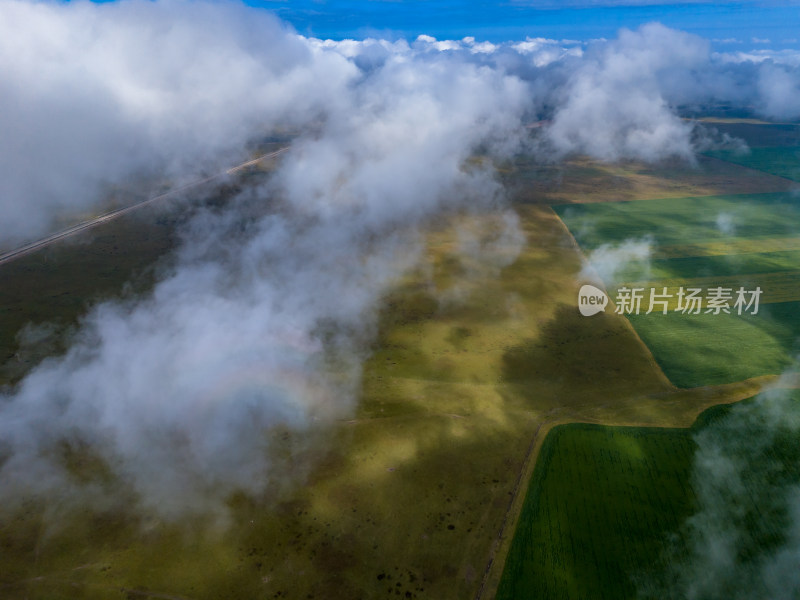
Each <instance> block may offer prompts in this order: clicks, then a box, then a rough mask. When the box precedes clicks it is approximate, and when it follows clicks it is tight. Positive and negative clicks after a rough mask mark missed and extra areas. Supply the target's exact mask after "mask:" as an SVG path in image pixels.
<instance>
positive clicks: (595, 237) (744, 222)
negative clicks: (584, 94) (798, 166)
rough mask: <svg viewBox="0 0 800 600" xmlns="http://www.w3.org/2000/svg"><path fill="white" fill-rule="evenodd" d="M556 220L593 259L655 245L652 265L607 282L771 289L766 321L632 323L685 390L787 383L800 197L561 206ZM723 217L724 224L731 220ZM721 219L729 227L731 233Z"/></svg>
mask: <svg viewBox="0 0 800 600" xmlns="http://www.w3.org/2000/svg"><path fill="white" fill-rule="evenodd" d="M555 210H556V212H558V213H559V215H560V216H561V217H562V218H563V220H564V222H565V223H566V224H567V226H568V227H569V228H570V230H571V231H572V232H573V234H574V236H575V238H576V240H577V241H578V243H579V245H580V246H581V248H582V249H583V250H584V252H585V253H586V254H587V255H591V253H592V252H593V251H595V250H597V249H598V248H600V247H601V246H603V245H609V247H612V248H613V247H616V246H618V245H619V244H621V243H623V242H625V241H626V240H631V239H633V240H643V239H646V240H649V242H650V243H651V258H650V260H647V261H632V262H630V263H628V264H627V265H623V266H622V267H621V269H619V270H618V271H617V272H616V273H615V275H614V276H613V277H614V280H613V281H612V280H611V279H610V277H608V276H607V280H606V281H605V282H604V283H605V284H606V287H607V289H608V291H609V293H610V294H611V296H612V300H614V297H615V292H616V290H617V289H618V288H619V287H621V286H622V285H628V286H637V287H643V288H645V289H646V290H649V289H650V288H655V289H659V290H660V289H661V288H662V287H664V286H666V287H668V288H669V291H670V292H672V293H675V292H676V291H677V289H678V288H679V287H699V288H702V289H704V290H705V289H708V288H712V287H716V286H724V287H729V288H732V289H738V288H739V287H740V286H742V287H744V288H745V289H747V290H752V289H755V288H756V286H759V287H760V288H761V289H762V290H763V295H762V296H761V298H760V306H759V311H758V314H757V315H753V314H744V315H738V314H735V312H734V313H733V314H730V315H728V314H705V313H704V312H703V313H701V314H698V315H694V314H691V315H690V314H682V313H678V312H675V311H674V308H675V307H674V305H673V304H671V305H670V312H669V313H668V314H666V315H664V314H660V313H658V312H656V313H654V314H650V315H647V314H644V312H645V311H646V308H647V307H646V306H643V308H642V311H641V313H640V314H638V315H637V314H630V315H629V316H628V318H629V320H630V321H631V323H632V324H633V326H634V327H635V328H636V331H637V332H638V333H639V335H640V336H641V337H642V339H643V340H644V341H645V343H646V344H647V345H648V347H649V348H650V350H651V351H652V352H653V355H654V357H655V359H656V361H657V362H658V363H659V365H660V366H661V367H662V369H664V372H665V373H666V375H667V376H668V377H669V378H670V380H671V381H672V382H673V383H674V384H675V385H678V386H680V387H695V386H700V385H709V384H720V383H726V382H732V381H737V380H741V379H745V378H748V377H754V376H757V375H765V374H778V373H780V372H781V371H783V370H784V369H785V368H786V367H787V366H788V365H789V364H790V363H791V358H792V356H793V354H794V352H795V350H796V348H795V341H794V340H795V339H796V338H797V337H798V336H799V335H800V317H798V314H799V313H798V309H800V303H798V301H800V253H799V252H798V250H797V245H798V243H800V237H798V233H799V230H798V225H797V223H800V201H798V199H797V198H795V197H794V196H793V195H792V194H790V193H774V194H747V195H744V194H743V195H730V196H709V197H694V198H679V199H675V198H671V199H664V200H648V201H639V202H617V203H604V204H600V203H597V204H581V205H561V206H557V207H555ZM721 216H723V217H724V219H723V217H721ZM721 220H722V222H723V224H722V225H721V224H720V223H721Z"/></svg>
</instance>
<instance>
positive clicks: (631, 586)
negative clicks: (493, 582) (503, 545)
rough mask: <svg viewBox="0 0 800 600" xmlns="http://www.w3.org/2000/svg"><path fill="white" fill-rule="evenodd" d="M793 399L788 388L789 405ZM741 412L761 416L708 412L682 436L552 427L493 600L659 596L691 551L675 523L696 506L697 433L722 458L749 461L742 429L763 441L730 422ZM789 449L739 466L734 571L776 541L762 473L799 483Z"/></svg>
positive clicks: (746, 430)
mask: <svg viewBox="0 0 800 600" xmlns="http://www.w3.org/2000/svg"><path fill="white" fill-rule="evenodd" d="M799 398H800V397H799V396H798V393H797V392H793V393H792V396H791V400H790V401H793V402H797V401H798V399H799ZM742 409H749V410H751V411H754V412H753V413H750V414H751V417H750V419H752V417H753V415H758V414H759V411H761V410H763V409H762V408H761V407H759V406H758V405H757V404H756V401H753V400H751V401H746V402H744V403H743V404H742V405H741V406H738V405H737V406H736V407H730V406H720V407H714V408H711V409H709V410H707V411H706V412H704V413H703V414H702V415H700V417H699V418H698V420H697V422H696V423H695V424H694V425H693V426H692V427H691V428H688V429H669V428H664V429H662V428H635V427H634V428H631V427H605V426H598V425H587V424H572V425H564V426H560V427H557V428H555V429H553V431H552V432H551V434H550V435H549V436H548V437H547V440H546V441H545V443H544V446H543V448H542V451H541V454H540V459H539V462H538V464H537V466H536V469H535V472H534V475H533V477H532V479H531V482H530V487H529V491H528V497H527V498H526V501H525V505H524V507H523V509H522V513H521V516H520V525H519V526H518V529H517V532H516V534H515V537H514V541H513V543H512V547H511V551H510V553H509V557H508V559H507V561H506V567H505V571H504V575H503V579H502V581H501V583H500V586H499V589H498V594H497V598H498V600H501V599H502V600H505V599H513V598H557V599H563V600H567V599H572V598H575V599H578V598H580V599H587V600H588V599H606V598H608V599H616V600H623V599H633V598H659V597H665V596H664V594H665V590H664V588H663V587H662V586H663V585H664V582H665V581H667V580H669V579H670V577H672V576H674V572H671V571H670V570H669V569H673V571H674V570H675V569H676V568H678V566H679V565H677V564H675V563H682V562H685V561H686V560H687V558H688V557H690V556H691V552H690V550H689V548H687V547H686V544H687V543H689V542H688V539H687V536H688V535H689V534H688V533H687V531H686V530H684V529H683V528H682V526H683V524H684V522H685V520H686V519H687V518H688V517H689V516H691V515H692V514H694V513H695V512H697V511H698V510H699V509H701V508H703V506H702V502H703V501H704V498H703V495H702V494H700V495H698V494H699V492H698V491H697V490H696V489H695V488H694V486H695V485H696V480H694V479H693V461H694V457H695V454H696V451H697V447H698V446H697V440H698V436H700V435H701V434H703V435H705V436H706V439H705V440H704V441H703V442H702V443H704V444H709V439H711V440H715V443H718V444H720V445H722V446H723V447H724V448H725V449H726V450H727V451H728V452H730V453H731V454H736V455H739V454H741V455H743V456H747V455H748V452H749V451H748V450H747V448H746V446H747V441H746V440H748V439H750V437H749V435H748V434H750V435H758V436H761V437H763V436H764V435H767V432H766V431H763V429H764V427H765V426H764V425H763V423H762V422H760V421H759V420H758V419H757V418H756V419H753V420H750V421H737V420H736V419H737V413H739V414H741V412H742ZM732 432H736V433H738V434H739V436H738V438H737V437H731V433H732ZM709 436H710V437H709ZM737 439H738V441H736V440H737ZM765 439H767V440H769V439H770V438H769V436H767V437H766V438H765ZM734 445H735V447H734ZM793 448H796V443H792V442H791V439H790V438H787V437H785V436H776V437H775V438H774V440H772V441H769V442H768V443H766V445H764V446H759V449H758V451H756V452H750V455H751V456H752V457H753V458H752V459H749V461H748V460H747V459H745V460H746V461H747V462H746V464H747V467H746V469H744V470H743V473H744V476H743V480H742V485H743V486H744V490H745V491H744V492H743V493H742V497H744V498H745V500H744V503H743V504H742V505H740V506H738V507H737V508H736V509H735V511H734V509H730V510H731V511H732V513H734V512H735V514H739V515H742V517H741V521H742V522H743V523H745V525H743V527H744V530H745V531H747V532H748V535H747V536H746V537H743V538H742V539H743V540H744V541H742V542H741V546H740V547H739V552H740V553H739V559H738V560H739V561H740V563H739V564H738V565H737V568H739V569H742V570H744V569H745V568H749V566H750V565H749V561H750V560H755V558H753V557H758V556H760V555H762V554H763V553H767V552H769V551H771V550H772V549H773V548H775V547H776V546H777V545H778V544H779V543H781V538H780V536H778V537H776V535H775V531H776V529H775V527H776V524H775V522H773V519H774V518H775V515H774V514H771V513H770V512H769V511H768V510H765V506H767V505H768V504H770V503H769V501H768V500H767V499H766V498H765V494H768V493H769V492H768V491H767V490H769V489H770V484H767V483H765V478H772V481H773V482H774V481H775V480H776V479H775V476H774V475H768V474H767V473H773V474H774V473H777V472H780V473H781V475H780V478H779V480H780V482H781V483H780V485H782V486H783V485H787V484H788V483H789V482H796V481H798V479H800V472H798V469H797V463H796V458H797V452H796V450H794V449H793ZM721 501H723V502H724V501H726V500H725V499H724V498H721ZM728 501H730V502H733V501H734V500H733V499H731V500H728ZM725 509H727V507H726V508H725ZM725 509H724V508H722V507H719V510H720V512H722V511H723V510H725ZM748 557H751V558H748ZM735 579H736V578H735V577H734V578H732V581H733V580H735ZM751 583H752V582H747V581H740V584H742V585H750V584H751ZM722 593H723V594H724V593H731V594H732V593H733V590H729V591H728V592H722ZM678 596H679V594H678ZM669 597H672V595H669ZM720 597H723V596H722V595H721V596H720Z"/></svg>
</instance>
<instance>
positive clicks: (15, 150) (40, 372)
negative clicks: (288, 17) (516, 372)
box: [0, 0, 800, 589]
mask: <svg viewBox="0 0 800 600" xmlns="http://www.w3.org/2000/svg"><path fill="white" fill-rule="evenodd" d="M0 103H1V105H2V108H3V110H2V111H0V132H2V133H1V135H2V138H3V140H4V141H3V144H2V145H0V246H2V247H3V248H4V249H7V248H12V247H14V246H15V245H18V244H21V243H23V242H25V241H28V240H32V239H36V238H37V237H40V236H43V235H45V234H46V233H48V232H50V231H52V230H53V229H54V228H55V227H57V224H58V223H59V222H60V221H59V220H63V219H73V220H77V219H79V218H80V217H81V216H83V215H86V214H92V213H95V212H99V211H101V210H102V207H103V206H105V203H106V202H107V200H108V194H109V190H114V189H116V188H118V187H122V186H130V185H135V184H136V182H140V181H151V182H152V181H169V182H171V183H173V184H175V185H177V184H180V183H184V182H188V181H192V180H194V179H197V178H199V177H203V176H205V175H208V174H210V173H217V172H220V171H224V169H226V168H228V167H230V166H232V165H235V164H238V163H240V162H243V161H244V160H246V159H248V158H249V157H250V154H249V153H248V148H252V147H254V146H257V145H258V143H260V142H261V141H262V140H263V139H266V138H270V136H275V135H278V134H280V135H285V134H286V133H287V132H289V134H290V135H286V136H285V138H282V139H289V140H290V142H289V150H288V151H287V152H286V153H285V154H284V155H283V156H281V158H280V160H279V161H278V162H277V165H276V167H275V170H274V172H273V173H271V175H270V176H269V177H268V178H262V179H258V180H257V183H256V184H248V183H246V182H245V183H242V184H241V185H240V187H239V188H238V190H237V192H236V195H235V197H234V198H233V199H231V200H230V201H228V202H225V203H223V204H221V205H219V206H208V207H201V208H197V209H195V210H193V211H192V212H191V215H192V216H191V218H190V219H188V220H187V222H186V223H184V224H183V225H182V227H181V230H180V244H179V247H178V249H177V250H176V251H175V252H174V254H173V255H172V256H171V257H170V259H169V260H168V261H166V262H165V263H164V266H163V268H162V269H161V270H160V271H159V273H158V280H157V281H156V283H155V284H154V286H153V288H152V289H151V290H149V291H147V292H146V293H144V294H142V295H137V296H135V297H131V298H126V299H124V300H107V301H103V302H99V303H97V304H95V305H94V306H92V307H91V309H90V310H89V311H88V313H87V314H86V315H85V317H84V318H83V319H82V321H81V323H80V325H79V327H78V329H77V331H75V332H74V333H73V334H71V335H70V337H69V343H68V349H67V350H66V352H65V353H63V354H60V355H56V356H52V357H49V358H47V359H46V360H44V361H42V362H41V363H40V364H38V365H37V366H36V367H35V368H33V369H32V370H31V371H30V372H29V373H28V374H26V375H25V377H24V378H23V379H22V380H21V381H19V382H17V383H15V384H14V385H13V386H8V387H7V388H6V389H5V390H4V391H2V394H1V395H0V482H2V485H1V486H0V499H2V501H3V503H4V504H6V505H12V504H14V503H15V502H19V501H21V500H22V499H24V498H26V497H29V496H34V497H45V498H46V497H48V496H51V497H52V496H59V495H61V496H63V497H64V498H65V499H66V500H65V502H69V501H70V500H73V501H75V502H77V503H80V502H83V501H85V500H87V499H88V500H90V501H91V502H97V503H99V504H102V503H104V502H108V501H109V498H112V499H113V497H114V496H115V494H119V493H125V494H132V495H133V497H135V498H136V503H137V505H138V507H139V508H140V509H141V510H142V511H143V512H145V513H148V514H155V515H158V517H160V518H164V519H167V520H169V519H177V518H180V517H182V516H185V515H187V514H188V515H194V514H206V513H212V514H216V513H219V512H224V510H225V505H226V502H227V501H228V500H229V499H230V497H231V495H232V494H234V493H236V492H240V491H245V492H247V493H251V494H259V493H262V492H264V491H265V488H266V487H267V486H269V485H271V483H274V479H271V478H272V477H280V472H279V471H275V470H274V469H275V468H276V458H275V456H274V455H273V449H272V447H271V446H270V441H269V440H270V438H269V436H268V435H267V434H268V433H269V432H271V431H276V430H278V428H283V429H285V430H290V431H292V432H296V433H298V434H299V436H298V437H299V439H302V440H306V441H305V442H302V443H300V446H303V445H304V444H307V445H308V446H312V445H313V444H315V443H322V444H324V443H325V440H324V438H325V436H324V429H325V426H326V424H328V423H331V422H333V421H335V420H337V419H347V418H349V417H351V416H352V415H353V412H354V408H355V406H356V405H357V402H358V390H359V382H360V375H361V368H362V362H363V361H364V359H365V358H366V357H367V356H368V355H369V353H370V352H371V350H372V342H373V340H374V336H375V328H376V322H377V311H378V308H379V303H380V299H381V297H382V295H383V294H384V293H385V292H386V291H387V290H388V289H389V287H390V286H391V285H392V284H393V283H394V282H396V281H397V279H398V278H399V277H401V276H402V275H403V274H404V273H406V272H407V271H408V270H409V269H411V268H412V267H416V266H418V265H419V264H420V263H421V262H422V261H423V260H424V259H423V257H422V256H421V254H422V247H423V246H422V242H421V235H422V234H421V231H422V229H423V228H424V226H425V225H426V224H427V223H429V222H431V221H432V220H434V219H435V218H438V217H440V216H442V215H449V214H467V215H469V214H481V213H485V212H488V211H497V212H498V213H499V215H500V218H499V220H498V223H499V225H498V231H499V232H498V233H497V234H496V236H495V240H497V239H500V240H501V245H502V246H503V247H504V248H505V249H506V250H507V253H506V254H507V255H506V256H505V257H504V258H503V259H502V260H500V261H499V263H497V264H500V265H501V266H503V265H505V264H507V263H508V262H510V260H513V257H514V256H515V255H516V254H515V253H516V252H518V251H519V247H520V245H521V244H522V239H523V238H522V237H521V234H520V229H519V227H520V226H519V223H518V220H517V217H516V215H515V213H514V212H513V210H512V208H511V207H510V199H509V197H508V196H509V193H508V191H507V190H506V189H504V187H503V185H502V183H501V179H500V178H499V176H498V174H497V172H496V171H495V167H494V165H496V164H501V163H502V162H503V161H507V160H510V159H512V158H513V157H514V156H516V155H518V154H520V153H525V154H531V155H533V156H534V157H535V160H537V161H540V162H541V163H542V164H550V163H553V162H555V161H559V160H561V159H564V158H568V157H572V156H576V155H584V156H588V157H591V158H593V159H598V160H600V161H629V160H630V161H644V162H647V163H658V162H660V161H667V160H669V161H677V162H679V163H680V164H688V165H692V164H694V162H695V156H696V153H697V152H698V150H708V149H712V148H728V149H729V148H736V149H738V150H739V151H741V152H747V147H746V144H744V143H743V142H741V140H735V139H733V138H731V137H730V136H726V135H722V134H720V133H719V132H717V131H715V130H714V128H713V125H712V124H702V123H699V122H696V121H692V120H691V119H689V118H686V117H693V116H697V115H700V114H703V113H704V112H709V111H710V112H714V111H716V112H717V113H719V114H723V115H727V114H737V115H745V116H750V117H754V118H765V119H771V120H778V121H780V120H795V119H797V118H798V117H800V59H798V54H797V53H794V52H791V51H785V50H783V51H775V52H771V51H768V50H763V51H759V52H749V53H748V52H730V53H728V52H717V51H712V48H711V45H710V42H709V41H708V40H706V39H703V38H700V37H697V36H695V35H691V34H688V33H685V32H682V31H678V30H674V29H670V28H667V27H665V26H663V25H660V24H658V23H649V24H645V25H642V26H641V27H639V28H638V29H635V30H627V29H623V30H621V31H620V32H619V35H618V36H617V37H616V38H615V39H612V40H595V41H589V42H586V43H572V42H564V41H557V40H549V39H544V38H538V37H529V38H527V39H524V40H518V41H508V42H502V43H489V42H485V41H481V40H476V39H474V38H464V39H460V40H437V39H435V38H433V37H430V36H420V37H418V38H416V39H413V40H404V39H399V40H384V39H375V38H370V39H365V40H361V41H355V40H340V41H334V40H321V39H316V38H310V37H305V36H303V35H299V34H297V33H296V32H295V31H294V30H293V29H292V28H291V26H289V25H288V24H286V23H284V22H282V21H280V20H279V19H278V18H276V17H275V16H273V15H272V14H270V13H267V12H265V11H262V10H259V9H255V8H248V7H245V6H243V5H238V4H221V3H211V2H179V1H161V0H159V1H158V2H140V1H125V2H119V3H113V4H100V5H97V4H88V3H81V2H78V3H69V4H50V3H28V2H21V1H17V0H2V2H0ZM476 156H478V157H480V159H479V160H477V159H476V158H475V157H476ZM726 223H727V221H724V220H723V221H722V224H721V225H720V227H725V226H729V225H730V224H728V225H726ZM460 250H461V251H462V253H463V254H464V255H465V256H469V257H471V258H474V259H475V260H476V261H478V262H479V263H480V262H481V261H484V262H485V264H486V265H488V266H489V267H492V266H493V265H494V266H495V267H496V266H497V264H494V263H493V262H492V261H497V257H496V256H492V254H491V252H490V251H487V248H486V247H485V245H484V244H483V243H482V242H480V241H476V239H475V238H474V237H471V236H470V233H469V232H468V231H465V232H464V233H463V236H462V245H461V248H460ZM489 250H490V249H489ZM648 254H649V245H648V241H647V240H646V239H645V240H631V241H630V242H628V243H626V244H622V245H620V246H618V247H607V248H605V249H603V251H602V252H598V253H596V254H593V255H592V258H593V259H594V260H595V261H596V264H595V268H596V269H599V270H606V271H609V272H611V273H613V272H614V271H615V269H617V268H618V265H617V263H618V262H619V261H623V262H624V261H626V260H629V259H630V257H631V256H633V257H634V258H635V259H636V260H646V258H647V256H648ZM509 257H510V258H509ZM449 299H451V296H446V295H444V294H443V295H442V297H441V298H440V300H441V301H442V302H447V301H449ZM770 406H771V407H772V408H773V409H775V410H777V409H779V408H780V406H781V404H780V403H779V402H773V404H771V405H770ZM770 423H774V424H776V425H777V424H779V420H774V421H769V422H767V423H766V424H765V426H768V425H769V424H770ZM320 440H321V441H320ZM64 444H66V445H67V446H69V447H77V448H88V449H89V451H90V452H91V453H92V454H96V455H97V456H98V457H99V458H100V460H101V461H102V463H103V464H104V468H105V469H107V470H108V473H110V477H111V479H110V480H109V479H102V478H101V479H99V480H93V481H89V482H85V481H76V479H75V478H74V477H73V476H71V475H70V473H69V470H68V469H66V468H65V467H64V465H63V463H62V461H60V460H59V459H58V456H57V454H58V453H57V450H58V449H59V448H62V447H63V445H64ZM703 447H704V452H705V453H706V454H704V455H703V456H704V457H707V453H708V452H712V450H710V449H708V448H707V447H706V446H703ZM701 458H702V457H701ZM709 464H710V463H709V461H707V460H701V462H700V463H699V464H698V466H697V469H698V475H697V477H698V478H699V479H700V480H702V479H703V475H702V470H703V469H704V468H710V467H708V465H709ZM713 468H714V469H717V468H718V466H714V467H713ZM109 481H112V482H120V481H122V482H124V490H123V491H122V492H121V491H120V489H118V485H117V484H112V483H109ZM783 491H786V493H787V494H789V493H790V494H791V495H792V497H795V496H796V495H797V494H796V490H795V489H794V488H791V489H788V490H781V492H783ZM792 506H794V505H792ZM789 512H790V515H791V516H792V519H794V515H795V513H796V512H797V511H796V510H795V509H794V508H792V510H791V511H789ZM792 523H793V524H794V520H792ZM793 527H795V525H793ZM698 531H699V532H700V533H701V534H703V532H704V531H705V530H703V528H702V527H698ZM792 531H794V529H792ZM704 539H705V538H704ZM793 539H794V538H792V540H793ZM701 550H702V549H698V552H700V551H701ZM791 552H793V550H791V549H784V550H781V553H780V554H779V555H778V556H777V558H778V559H779V560H780V561H782V562H781V564H783V562H785V561H787V560H789V558H790V557H791ZM787 557H789V558H787ZM765 568H766V567H765ZM776 568H777V567H776ZM773 572H774V570H769V569H767V575H765V576H768V577H773V575H772V573H773ZM775 576H777V575H775ZM780 581H783V580H780ZM792 589H795V588H792Z"/></svg>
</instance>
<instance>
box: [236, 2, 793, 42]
mask: <svg viewBox="0 0 800 600" xmlns="http://www.w3.org/2000/svg"><path fill="white" fill-rule="evenodd" d="M247 2H248V3H249V4H252V5H254V6H262V7H266V8H269V9H271V10H273V11H275V12H276V13H277V14H279V15H280V16H281V17H282V18H284V19H285V20H286V21H288V22H290V23H291V24H292V25H294V27H295V28H296V29H297V30H298V31H299V32H300V33H304V34H309V35H314V36H317V37H330V38H334V39H341V38H345V37H355V38H363V37H367V36H370V35H372V36H375V35H381V36H382V37H406V38H413V37H416V36H417V35H419V34H420V33H426V34H428V35H433V36H435V37H439V38H461V37H464V36H467V35H471V36H475V37H476V38H478V39H480V40H488V41H492V42H499V41H505V40H510V39H523V38H525V36H531V37H539V36H541V37H548V38H554V39H577V40H588V39H591V38H598V37H606V38H610V37H615V35H616V32H617V30H618V29H619V28H620V27H629V28H635V27H637V26H638V25H640V24H642V23H646V22H649V21H660V22H661V23H664V24H665V25H668V26H670V27H674V28H677V29H682V30H684V31H689V32H692V33H696V34H698V35H701V36H703V37H705V38H709V39H718V40H724V39H730V38H734V39H737V40H739V41H740V42H741V43H740V44H732V43H730V42H728V43H727V44H721V43H720V44H718V45H720V46H723V45H724V46H728V47H730V48H732V49H734V48H735V49H751V48H757V47H763V46H765V45H766V43H765V42H764V40H769V46H770V47H773V48H783V47H797V46H798V42H797V41H796V39H799V38H800V3H798V2H776V1H773V2H766V1H751V2H714V3H710V2H682V3H663V2H658V1H653V0H649V1H648V0H645V1H637V0H608V1H602V0H594V1H592V0H567V1H564V2H555V1H552V0H528V1H526V0H508V1H505V2H485V1H482V0H479V1H476V2H467V1H464V0H394V1H392V0H367V1H360V2H359V1H354V0H298V1H291V0H290V1H281V0H247ZM754 39H755V40H756V41H754Z"/></svg>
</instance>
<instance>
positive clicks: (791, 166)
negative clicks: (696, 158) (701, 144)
mask: <svg viewBox="0 0 800 600" xmlns="http://www.w3.org/2000/svg"><path fill="white" fill-rule="evenodd" d="M707 154H708V156H711V157H713V158H720V159H722V160H725V161H728V162H732V163H735V164H737V165H742V166H745V167H749V168H751V169H758V170H759V171H765V172H767V173H772V174H773V175H778V176H780V177H786V178H787V179H792V180H794V181H800V146H773V147H757V148H750V150H749V151H748V152H740V151H737V150H716V151H713V152H708V153H707Z"/></svg>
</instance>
